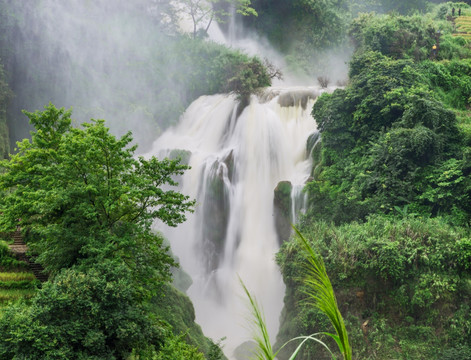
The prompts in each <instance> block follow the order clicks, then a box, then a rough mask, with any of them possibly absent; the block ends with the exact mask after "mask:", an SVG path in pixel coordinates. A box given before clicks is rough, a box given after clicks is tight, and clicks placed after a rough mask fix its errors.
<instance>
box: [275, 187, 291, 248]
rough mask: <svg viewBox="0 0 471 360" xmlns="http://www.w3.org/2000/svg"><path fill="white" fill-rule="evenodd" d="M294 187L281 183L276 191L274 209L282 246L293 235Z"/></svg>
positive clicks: (277, 231) (279, 240)
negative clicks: (292, 196)
mask: <svg viewBox="0 0 471 360" xmlns="http://www.w3.org/2000/svg"><path fill="white" fill-rule="evenodd" d="M292 189H293V186H292V185H291V182H289V181H280V182H279V183H278V185H277V186H276V188H275V191H274V199H273V207H274V218H275V228H276V234H277V236H278V242H279V243H280V245H281V244H282V243H283V242H284V241H287V240H288V239H289V237H290V235H291V218H292V211H291V206H292V201H291V190H292Z"/></svg>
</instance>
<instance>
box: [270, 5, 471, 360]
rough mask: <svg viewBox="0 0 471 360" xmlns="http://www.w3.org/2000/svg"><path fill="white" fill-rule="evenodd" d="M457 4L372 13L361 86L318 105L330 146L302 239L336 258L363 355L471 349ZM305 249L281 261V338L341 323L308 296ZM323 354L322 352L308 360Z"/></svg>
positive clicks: (465, 50)
mask: <svg viewBox="0 0 471 360" xmlns="http://www.w3.org/2000/svg"><path fill="white" fill-rule="evenodd" d="M452 7H455V8H456V9H458V7H461V8H462V9H463V12H464V14H467V11H468V9H469V8H468V6H467V5H466V4H464V3H456V4H453V3H447V4H443V5H438V6H437V7H435V8H434V9H433V10H432V12H431V13H429V14H425V15H418V14H415V15H412V16H403V15H399V14H388V15H375V14H363V15H360V16H359V17H358V18H357V19H356V20H354V21H353V22H352V25H351V27H350V30H349V35H350V37H351V39H352V41H353V43H354V45H355V53H354V56H353V58H352V59H351V61H350V64H349V82H348V84H347V86H345V87H344V88H340V89H337V90H335V91H334V92H333V93H331V94H327V93H325V94H323V95H322V96H321V97H320V98H319V99H318V100H317V102H316V104H315V105H314V108H313V112H312V114H313V116H314V118H315V120H316V122H317V124H318V126H319V129H320V130H321V138H322V143H321V146H316V147H315V148H314V149H313V150H312V158H313V160H314V162H315V164H314V165H315V166H314V170H313V173H312V175H313V180H312V181H311V182H310V183H309V184H308V185H307V188H306V191H307V193H308V196H309V197H310V208H309V210H308V212H307V214H306V216H305V217H304V218H303V219H302V221H301V231H302V232H303V233H304V234H305V235H306V237H307V238H309V239H311V244H312V246H313V247H314V249H316V251H318V252H319V253H320V254H321V255H322V256H323V257H324V260H325V263H326V267H327V272H328V274H329V275H330V276H331V278H332V282H333V285H334V289H335V292H336V294H337V296H338V299H339V304H340V307H341V310H342V314H343V315H344V317H345V318H346V325H347V330H348V331H349V335H350V339H351V341H352V348H353V355H354V358H358V359H386V358H394V359H451V358H453V359H460V360H461V359H468V358H469V354H470V352H471V348H470V346H469V344H470V343H471V338H470V334H471V331H470V329H471V328H470V322H469V319H470V312H469V311H470V308H469V303H470V300H471V293H470V284H471V265H470V264H471V258H470V256H469V255H470V238H471V235H470V233H469V224H470V220H471V208H470V207H469V197H470V191H471V187H470V186H471V183H470V174H471V163H470V158H469V155H470V150H471V148H470V145H471V143H470V139H471V137H470V130H469V126H470V121H469V107H470V102H469V101H470V100H469V99H470V95H471V94H470V93H469V89H470V88H471V86H470V84H471V77H470V74H471V73H470V71H469V70H470V67H469V66H470V60H469V59H470V57H471V53H470V50H469V45H468V40H467V38H466V37H465V36H464V35H463V36H459V35H460V34H452V32H453V31H454V29H453V26H452V25H453V24H452V23H451V22H449V21H448V20H446V19H447V17H448V19H450V15H451V8H452ZM434 44H438V45H439V46H438V51H437V53H433V52H432V46H433V45H434ZM300 248H301V247H300V246H299V244H297V243H296V242H295V241H290V242H288V243H285V244H284V245H283V247H282V249H281V251H280V253H279V254H278V262H279V264H280V266H281V269H282V273H283V277H284V280H285V282H286V284H287V294H286V298H285V311H284V313H283V321H282V328H281V330H280V333H279V338H278V343H279V344H282V343H283V342H284V341H286V340H287V339H289V338H291V337H293V336H296V335H300V334H310V333H314V332H316V331H319V330H322V329H324V328H325V327H326V326H327V325H328V322H327V320H326V318H325V317H324V316H323V315H322V314H321V313H320V312H318V311H316V310H315V309H313V308H312V307H310V306H308V304H307V303H306V301H305V295H304V292H305V289H304V284H303V283H302V282H300V280H299V279H300V278H301V276H302V274H303V271H302V268H303V265H302V264H303V263H304V262H305V261H306V254H304V253H303V252H302V251H301V250H300ZM289 350H290V349H286V351H289ZM323 353H324V352H323V351H322V349H321V348H319V347H314V346H311V347H310V348H308V349H306V350H305V351H304V352H303V354H302V357H301V358H303V359H309V358H312V357H313V356H316V358H322V356H323V355H322V354H323ZM325 358H328V357H325Z"/></svg>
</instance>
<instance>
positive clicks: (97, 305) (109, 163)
mask: <svg viewBox="0 0 471 360" xmlns="http://www.w3.org/2000/svg"><path fill="white" fill-rule="evenodd" d="M26 114H27V115H28V117H29V118H30V121H31V123H32V125H33V126H34V127H35V128H36V131H35V132H33V133H32V139H31V140H24V141H23V142H21V143H18V152H17V153H16V154H15V155H12V156H11V158H10V159H9V160H4V161H2V162H1V163H0V165H1V166H2V172H1V173H0V188H1V189H2V190H3V191H4V196H3V197H2V199H1V200H0V212H1V213H2V216H1V218H0V221H1V225H2V230H3V231H7V230H11V229H12V228H16V226H17V225H20V226H21V228H22V229H23V230H24V231H25V232H26V239H27V242H28V245H29V247H30V249H31V250H32V251H33V252H36V253H37V254H38V258H37V261H38V262H40V263H41V264H42V265H43V266H44V268H45V269H46V270H47V271H48V272H49V274H50V276H51V277H52V278H51V279H50V280H49V281H48V282H47V283H46V284H45V285H44V286H43V288H42V289H40V290H38V292H37V294H36V296H35V297H33V299H32V300H31V304H24V303H20V304H17V305H11V306H10V307H8V308H6V309H5V313H4V315H2V317H1V318H0V333H1V336H0V339H1V341H0V358H1V359H21V358H24V357H25V356H27V357H28V358H32V359H43V358H48V359H83V358H87V359H128V358H129V356H131V354H132V356H135V357H137V356H143V357H144V358H147V357H152V356H154V355H155V356H156V354H157V353H158V351H159V349H160V348H161V347H162V346H169V345H166V344H167V342H169V344H170V343H172V342H174V341H176V339H174V335H173V332H172V326H171V325H170V324H168V323H167V322H166V321H165V320H164V319H166V318H168V314H167V316H162V315H161V314H159V313H158V312H157V311H156V309H155V303H156V302H158V301H162V300H159V299H161V298H162V297H163V296H165V294H166V293H168V294H171V291H170V290H168V289H167V287H168V283H169V281H170V279H171V274H170V268H171V267H172V266H176V264H175V263H174V261H173V259H172V257H171V256H170V255H169V254H168V253H167V249H166V248H165V247H164V246H163V244H162V243H163V239H162V237H161V236H160V235H156V234H154V233H153V232H152V231H151V224H152V223H153V221H154V220H156V219H159V220H160V221H163V222H164V223H166V224H168V225H170V226H176V225H177V224H178V223H181V222H182V221H184V220H185V212H187V211H191V209H192V207H193V204H194V202H193V201H190V200H189V199H188V197H186V196H184V195H182V194H180V193H178V192H176V191H173V190H170V188H169V187H170V186H174V185H176V183H175V182H174V180H173V177H174V176H178V175H180V174H181V173H182V172H183V171H184V170H185V169H186V168H187V166H185V165H180V164H179V160H168V159H164V160H161V161H159V160H157V159H156V158H154V157H152V158H150V159H148V160H146V159H143V158H135V157H134V151H135V149H136V146H131V145H130V142H131V141H132V138H131V134H130V133H128V134H126V135H124V136H123V137H121V138H116V137H115V136H113V135H111V134H110V132H109V130H108V128H106V127H105V125H104V122H103V121H102V120H96V121H92V122H90V123H85V124H83V125H82V127H81V128H74V127H72V125H71V124H72V120H71V117H70V116H71V113H70V111H65V110H64V109H57V108H55V107H54V106H53V105H49V106H47V107H46V108H45V110H44V111H42V112H40V111H37V112H35V113H26ZM164 187H165V189H164ZM164 285H165V286H166V287H164ZM183 305H185V306H186V307H190V308H191V304H187V303H184V304H183ZM158 315H160V316H158ZM187 320H188V322H189V323H191V322H193V321H194V316H193V318H191V317H190V319H187ZM180 331H182V330H181V329H178V332H176V333H177V334H178V333H179V332H180ZM208 342H209V341H208V340H207V339H205V338H203V339H199V343H204V344H206V343H208ZM164 344H165V345H164ZM193 344H195V342H193ZM195 345H196V344H195ZM186 346H187V347H188V349H189V350H188V351H190V352H191V353H192V354H195V355H194V358H195V359H200V358H201V357H202V356H203V355H202V354H201V353H200V352H199V351H198V350H196V348H195V347H194V345H191V346H190V345H186ZM205 346H206V347H207V349H206V350H207V352H209V350H210V349H209V346H210V345H209V344H207V345H205ZM166 351H167V352H168V351H169V350H166ZM189 359H190V358H189ZM215 359H217V358H216V357H215Z"/></svg>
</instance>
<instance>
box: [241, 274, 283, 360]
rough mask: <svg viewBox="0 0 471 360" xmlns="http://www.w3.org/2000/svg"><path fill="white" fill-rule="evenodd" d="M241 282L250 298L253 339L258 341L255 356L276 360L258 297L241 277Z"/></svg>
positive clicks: (261, 359) (259, 358)
mask: <svg viewBox="0 0 471 360" xmlns="http://www.w3.org/2000/svg"><path fill="white" fill-rule="evenodd" d="M239 281H240V284H241V285H242V287H243V288H244V291H245V294H246V295H247V298H248V299H249V305H250V310H251V315H252V317H251V321H252V325H253V330H254V334H253V340H254V341H255V342H256V343H257V350H256V353H255V354H254V355H255V358H256V359H257V360H274V359H275V356H276V353H274V352H273V348H272V346H271V342H270V336H269V335H268V329H267V326H266V321H265V317H264V315H263V313H262V311H261V310H260V306H259V305H258V302H257V299H255V298H254V297H253V296H252V294H250V292H249V290H248V289H247V287H246V286H245V284H244V283H243V281H242V280H241V279H240V278H239Z"/></svg>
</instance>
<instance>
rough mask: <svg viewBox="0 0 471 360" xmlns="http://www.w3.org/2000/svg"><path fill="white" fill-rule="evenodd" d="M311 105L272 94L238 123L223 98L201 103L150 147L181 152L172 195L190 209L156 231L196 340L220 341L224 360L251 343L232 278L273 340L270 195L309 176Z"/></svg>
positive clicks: (231, 102)
mask: <svg viewBox="0 0 471 360" xmlns="http://www.w3.org/2000/svg"><path fill="white" fill-rule="evenodd" d="M299 94H301V97H303V96H304V100H307V103H304V104H303V105H304V107H303V106H302V104H301V100H300V95H299ZM306 94H309V96H308V98H309V99H307V95H306ZM315 97H316V91H315V90H313V89H304V90H302V91H300V89H273V88H272V89H270V90H268V91H267V92H266V94H265V96H262V98H264V100H263V101H262V100H260V99H259V98H257V97H255V96H253V97H252V100H251V103H250V105H249V106H247V107H246V108H245V109H244V110H243V111H242V112H241V113H240V115H239V116H238V111H237V104H238V102H237V101H236V100H235V98H234V97H233V96H231V95H213V96H203V97H201V98H199V99H197V100H196V101H195V102H193V103H192V104H191V106H190V107H189V108H188V109H187V110H186V112H185V114H184V115H183V116H182V118H181V120H180V123H179V125H178V126H177V127H175V128H172V129H169V130H168V131H167V132H165V133H164V134H163V135H162V136H161V137H160V138H159V139H157V140H156V142H155V143H154V145H153V151H152V153H153V154H154V155H157V156H159V157H161V156H164V155H165V154H168V150H171V149H180V150H187V151H189V152H191V157H190V160H189V165H190V166H191V170H188V171H187V172H186V173H185V175H184V176H183V179H182V181H181V183H182V188H181V190H180V191H181V192H183V193H184V194H186V195H189V196H191V197H192V198H194V199H196V200H197V205H196V211H195V213H194V214H192V215H191V216H189V219H188V221H187V222H186V223H184V224H183V225H181V226H179V227H178V228H176V229H162V230H163V231H164V233H165V235H166V236H167V237H168V238H169V240H170V242H171V247H172V250H173V251H174V253H175V254H176V255H177V256H178V257H179V259H180V262H181V264H182V267H183V269H184V270H185V271H186V272H188V273H189V274H190V276H191V277H192V279H193V284H192V286H191V287H190V288H189V290H188V294H189V296H190V298H191V300H192V301H193V304H194V306H195V311H196V321H197V322H198V323H199V324H200V325H201V326H202V328H203V331H204V333H205V335H207V336H209V337H211V338H213V339H215V340H217V339H220V338H222V337H226V338H227V339H226V340H225V341H224V342H223V344H224V351H225V353H226V355H227V356H228V357H229V358H233V355H232V354H233V351H234V349H235V348H236V347H237V346H238V345H240V344H242V343H243V342H245V341H247V340H249V339H250V335H251V334H250V331H249V330H248V329H247V326H248V322H247V320H246V318H247V315H248V308H247V303H246V299H245V298H244V296H243V290H242V287H241V285H240V283H239V280H238V277H240V278H241V279H242V280H243V281H244V283H245V284H246V286H247V287H248V289H249V291H251V292H252V293H253V294H254V295H255V297H256V298H257V299H258V301H259V303H260V304H261V306H262V308H263V310H264V312H265V315H266V319H267V325H268V329H269V332H270V336H271V338H272V340H273V341H274V340H275V339H276V332H277V330H278V327H279V316H280V312H281V309H282V306H283V296H284V284H283V281H282V278H281V275H280V271H279V269H278V267H277V265H276V263H275V261H274V257H275V254H276V252H277V250H278V248H279V242H278V238H277V234H276V229H275V220H274V205H273V200H274V189H275V188H276V186H277V184H278V183H279V182H280V181H290V182H291V183H292V185H293V188H297V189H300V188H302V185H303V184H304V183H305V182H306V180H307V179H308V177H309V175H310V169H311V163H310V160H309V156H308V155H307V154H306V141H307V139H308V137H309V135H310V134H312V133H314V132H316V131H317V130H316V125H315V122H314V120H313V119H312V117H311V116H310V111H311V109H312V105H313V102H314V98H315ZM290 99H291V100H290ZM280 103H282V104H283V106H281V105H280ZM287 104H288V105H291V106H286V105H287Z"/></svg>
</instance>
